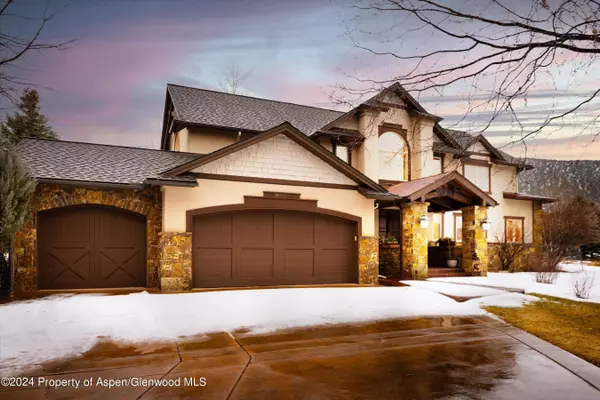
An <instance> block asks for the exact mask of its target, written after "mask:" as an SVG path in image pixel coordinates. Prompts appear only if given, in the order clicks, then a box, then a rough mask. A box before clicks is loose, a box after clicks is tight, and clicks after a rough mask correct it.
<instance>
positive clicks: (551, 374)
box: [0, 317, 600, 400]
mask: <svg viewBox="0 0 600 400" xmlns="http://www.w3.org/2000/svg"><path fill="white" fill-rule="evenodd" d="M28 376H29V377H33V378H32V384H33V385H34V387H30V388H21V389H14V388H7V387H0V399H28V400H29V399H32V400H35V399H76V398H77V399H80V398H86V399H87V398H89V399H197V398H201V399H448V398H452V399H524V398H526V399H528V400H532V399H544V400H548V399H564V398H570V399H578V400H585V399H599V398H600V369H598V368H596V367H594V366H592V365H591V364H588V363H586V362H585V361H583V360H580V359H578V358H577V357H574V356H572V355H571V354H569V353H567V352H564V351H562V350H560V349H557V348H556V347H555V346H552V345H550V344H548V343H546V342H544V341H541V340H540V339H537V338H535V337H532V336H531V335H529V334H526V333H524V332H522V331H520V330H518V329H516V328H513V327H510V326H508V325H506V324H504V323H502V322H498V321H495V320H492V319H490V318H487V317H477V318H452V317H444V318H426V319H417V320H394V321H385V322H379V323H370V324H364V325H348V326H329V327H313V328H308V329H299V330H290V331H280V332H276V333H271V334H265V335H253V334H249V333H247V332H234V333H233V334H231V335H230V334H228V333H216V334H212V335H209V336H205V337H200V338H182V339H181V340H180V341H178V342H176V343H147V344H141V345H136V346H130V345H122V344H116V343H111V342H100V343H99V344H98V345H97V346H96V347H94V348H93V349H92V350H90V351H89V352H88V353H86V354H85V355H83V356H82V357H79V358H76V359H71V360H63V361H60V362H54V363H51V364H45V365H39V366H37V367H36V369H35V371H34V372H30V373H28ZM99 379H100V380H99ZM58 383H60V384H62V385H66V387H60V388H57V387H53V386H56V384H58ZM77 383H78V384H79V387H78V388H75V387H73V386H74V385H75V384H77ZM107 385H113V387H111V388H109V387H107ZM115 385H119V386H115ZM160 385H173V386H160Z"/></svg>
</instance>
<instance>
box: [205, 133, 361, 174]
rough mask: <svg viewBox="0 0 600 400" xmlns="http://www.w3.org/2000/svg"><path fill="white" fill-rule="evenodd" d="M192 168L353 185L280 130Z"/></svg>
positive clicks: (212, 171)
mask: <svg viewBox="0 0 600 400" xmlns="http://www.w3.org/2000/svg"><path fill="white" fill-rule="evenodd" d="M194 172H200V173H208V174H219V175H234V176H247V177H256V178H269V179H287V180H296V181H309V182H318V183H331V184H341V185H356V183H355V182H354V181H353V180H352V179H350V178H348V177H347V176H346V175H344V174H342V173H341V172H339V171H338V170H336V169H335V168H333V167H332V166H331V165H329V164H328V163H326V162H325V161H323V160H321V159H320V158H318V157H317V156H315V155H314V154H312V153H311V152H309V151H307V150H306V149H305V148H304V147H302V146H300V145H299V144H298V143H296V142H294V141H293V140H291V139H290V138H288V137H287V136H285V135H283V134H282V135H277V136H275V137H272V138H269V139H266V140H263V141H261V142H258V143H256V144H254V145H252V146H249V147H246V148H244V149H242V150H239V151H236V152H235V153H233V154H230V155H227V156H225V157H222V158H219V159H218V160H215V161H213V162H210V163H208V164H205V165H202V166H200V167H198V168H196V169H195V170H194Z"/></svg>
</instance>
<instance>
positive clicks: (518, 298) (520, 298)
mask: <svg viewBox="0 0 600 400" xmlns="http://www.w3.org/2000/svg"><path fill="white" fill-rule="evenodd" d="M539 300H541V299H540V298H539V297H536V296H529V295H526V294H521V293H510V292H504V293H502V294H497V295H493V296H485V297H479V298H476V299H471V300H468V301H467V303H469V304H471V305H472V304H477V305H478V306H480V307H484V306H496V307H504V308H516V307H522V306H523V305H525V304H529V303H533V302H534V301H539Z"/></svg>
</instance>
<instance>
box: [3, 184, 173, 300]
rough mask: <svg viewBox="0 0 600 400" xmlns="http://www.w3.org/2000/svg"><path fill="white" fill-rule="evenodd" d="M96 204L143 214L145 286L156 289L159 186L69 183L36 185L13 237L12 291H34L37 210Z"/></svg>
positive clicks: (160, 209)
mask: <svg viewBox="0 0 600 400" xmlns="http://www.w3.org/2000/svg"><path fill="white" fill-rule="evenodd" d="M80 204H97V205H104V206H111V207H117V208H122V209H124V210H129V211H133V212H136V213H138V214H142V215H145V216H146V223H147V229H146V232H147V235H148V236H147V248H148V249H147V254H148V261H147V262H148V264H147V265H148V270H147V273H148V287H150V288H158V265H159V253H158V250H159V233H160V231H161V225H162V222H161V219H162V201H161V192H160V188H159V187H151V188H147V189H140V190H133V189H98V188H83V187H75V186H71V185H47V184H39V185H38V186H37V189H36V194H35V197H34V199H33V202H32V205H31V210H30V213H29V215H28V216H27V218H26V219H25V222H24V224H23V227H22V228H21V230H20V231H19V232H17V234H16V237H15V264H14V268H15V282H14V286H13V287H14V291H15V292H30V291H34V290H37V288H38V285H37V266H36V260H35V258H36V237H37V225H36V224H37V213H38V212H40V211H45V210H50V209H53V208H60V207H68V206H74V205H80Z"/></svg>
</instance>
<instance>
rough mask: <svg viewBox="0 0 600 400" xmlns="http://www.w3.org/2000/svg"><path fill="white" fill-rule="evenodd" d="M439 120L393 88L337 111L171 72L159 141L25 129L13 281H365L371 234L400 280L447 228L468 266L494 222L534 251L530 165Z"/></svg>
mask: <svg viewBox="0 0 600 400" xmlns="http://www.w3.org/2000/svg"><path fill="white" fill-rule="evenodd" d="M440 120H441V118H440V117H438V116H436V115H433V114H430V113H429V112H427V111H426V110H425V109H424V108H423V107H422V106H421V105H420V104H419V103H418V102H417V101H416V100H415V99H414V98H413V97H412V96H410V94H408V93H407V92H406V91H405V90H404V89H403V88H402V87H401V86H400V85H399V84H394V85H392V86H390V87H388V88H387V89H385V90H383V91H381V92H380V93H379V94H377V95H376V96H374V97H373V98H371V99H369V100H368V101H366V102H364V103H362V104H361V105H359V106H358V107H356V108H354V109H352V110H350V111H348V112H338V111H332V110H327V109H321V108H315V107H308V106H302V105H297V104H291V103H284V102H279V101H272V100H265V99H259V98H253V97H247V96H240V95H232V94H226V93H221V92H215V91H210V90H203V89H196V88H191V87H185V86H179V85H172V84H169V85H168V86H167V91H166V99H165V107H164V115H163V126H162V136H161V149H160V150H151V149H142V148H134V147H124V146H109V145H99V144H91V143H79V142H68V141H49V140H36V139H25V140H23V141H22V142H21V143H20V144H19V146H18V151H19V153H20V155H21V157H22V159H23V161H24V163H25V164H26V166H27V168H28V169H29V170H30V171H31V173H32V175H34V176H35V177H36V178H37V180H38V182H39V185H38V188H37V192H36V197H35V200H34V204H33V209H32V212H31V214H30V215H29V217H28V218H27V220H26V222H25V224H24V226H23V228H22V230H21V231H20V232H19V233H18V234H17V236H16V259H15V273H14V276H15V278H14V279H15V289H16V290H17V291H32V290H38V289H79V288H108V287H149V288H160V289H161V290H164V291H171V290H187V289H192V288H208V287H235V286H256V285H298V284H335V283H360V284H375V283H377V277H378V262H379V238H380V237H386V238H388V239H389V238H394V241H397V242H398V243H399V244H398V245H397V246H396V247H397V248H398V257H399V262H398V263H399V266H401V268H402V275H403V278H405V279H424V278H426V277H427V275H428V268H429V267H430V265H429V264H430V263H431V262H432V260H431V259H430V257H428V252H431V250H432V249H433V248H434V247H435V242H436V241H437V240H438V239H440V238H443V237H451V238H453V239H455V240H456V241H457V242H460V243H462V247H461V249H462V250H461V252H462V257H461V267H462V268H463V269H464V271H466V273H468V274H483V275H485V274H486V273H487V270H488V264H489V263H490V261H489V254H490V253H492V254H493V251H491V248H492V247H493V245H492V244H491V243H493V242H494V241H495V237H496V234H497V233H498V234H506V235H508V236H509V237H510V240H514V241H526V242H527V243H531V246H532V251H534V252H541V207H542V204H543V203H544V202H549V201H551V199H548V198H545V197H540V196H528V195H525V194H521V193H519V191H518V187H517V175H518V173H519V172H520V171H523V170H525V169H528V168H530V166H528V165H527V164H525V163H523V162H522V161H521V160H518V159H515V158H513V157H511V156H509V155H507V154H506V153H503V152H501V151H499V150H498V149H496V148H495V147H494V146H492V145H491V144H490V143H489V142H488V141H487V140H486V139H485V138H484V137H483V136H482V135H477V136H473V135H470V134H467V133H464V132H458V131H453V130H448V129H444V128H442V127H441V126H440V125H439V123H438V122H439V121H440ZM488 242H489V243H490V244H488ZM432 266H433V265H432Z"/></svg>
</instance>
